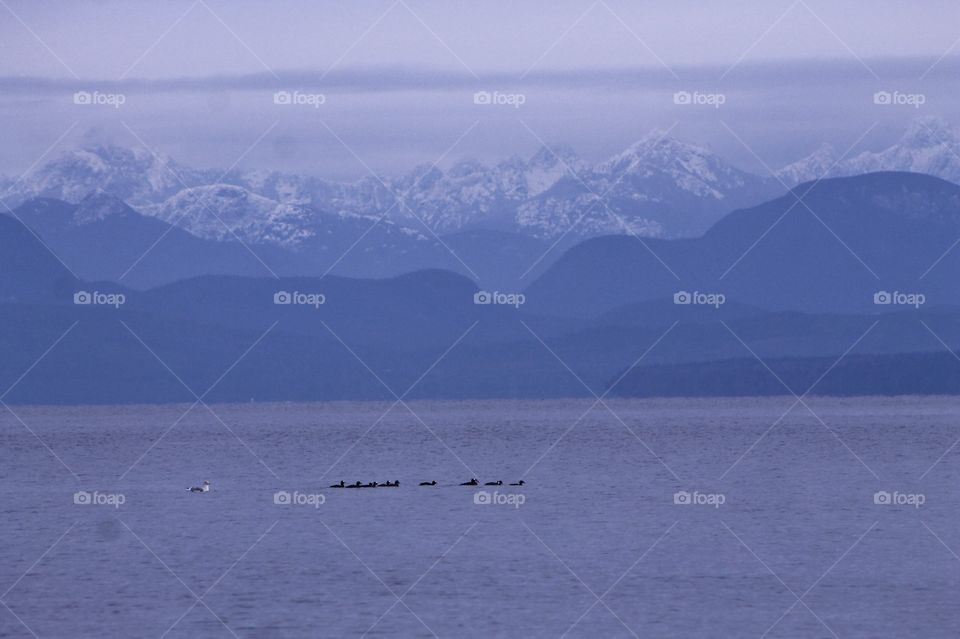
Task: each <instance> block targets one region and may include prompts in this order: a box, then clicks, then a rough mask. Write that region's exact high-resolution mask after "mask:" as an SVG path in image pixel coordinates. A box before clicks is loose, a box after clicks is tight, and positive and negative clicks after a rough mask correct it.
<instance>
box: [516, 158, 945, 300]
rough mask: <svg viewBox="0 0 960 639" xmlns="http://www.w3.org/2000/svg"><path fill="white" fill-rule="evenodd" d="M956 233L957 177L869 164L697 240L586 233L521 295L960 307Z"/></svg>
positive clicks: (732, 218)
mask: <svg viewBox="0 0 960 639" xmlns="http://www.w3.org/2000/svg"><path fill="white" fill-rule="evenodd" d="M801 197H802V203H801V202H800V198H801ZM958 238H960V186H957V185H956V184H953V183H950V182H946V181H944V180H941V179H939V178H935V177H931V176H927V175H920V174H916V173H892V172H889V173H870V174H867V175H861V176H856V177H849V178H831V179H826V180H822V181H820V182H817V183H806V184H801V185H798V186H797V187H795V188H794V189H793V192H792V193H791V194H788V195H785V196H782V197H779V198H776V199H774V200H771V201H769V202H766V203H764V204H761V205H758V206H755V207H751V208H747V209H742V210H739V211H735V212H733V213H731V214H730V215H728V216H727V217H725V218H724V219H723V220H721V221H720V222H718V223H717V224H716V225H714V226H713V228H711V229H710V230H709V231H708V232H707V233H705V234H704V235H703V236H701V237H698V238H692V239H680V240H660V239H647V240H644V241H642V242H641V240H639V239H637V238H633V237H625V236H607V237H600V238H594V239H591V240H587V241H585V242H583V243H582V244H579V245H577V246H576V247H574V248H572V249H571V250H569V251H567V252H566V253H565V254H564V255H563V257H561V258H560V259H559V260H558V261H557V262H556V263H555V264H553V265H552V266H551V267H550V268H549V269H548V270H547V271H546V272H545V273H544V274H543V275H542V276H541V277H540V278H539V279H537V281H535V282H534V283H533V284H532V285H531V286H530V287H528V288H527V289H526V291H525V292H526V293H527V297H528V298H529V302H528V307H529V308H530V309H531V310H533V311H536V312H538V313H543V314H551V315H580V316H595V315H597V314H599V313H604V312H607V311H610V310H612V309H614V308H616V307H618V306H622V305H624V304H629V303H636V302H642V301H649V300H657V299H661V300H668V299H671V298H672V295H673V294H674V293H675V292H677V291H688V292H695V291H700V292H709V293H720V294H723V295H725V297H726V299H727V300H729V301H735V302H738V303H741V304H747V305H751V306H756V307H760V308H765V309H769V310H775V309H782V310H788V309H789V310H800V311H804V312H813V313H822V312H825V311H829V312H863V311H866V310H868V309H871V308H874V309H875V307H874V304H873V295H874V293H876V292H879V291H888V292H892V291H904V292H905V291H910V292H922V293H924V294H925V295H926V300H927V301H928V302H929V303H931V304H938V305H940V304H960V287H958V286H957V285H956V282H957V274H958V273H960V250H953V248H955V244H956V243H957V241H958Z"/></svg>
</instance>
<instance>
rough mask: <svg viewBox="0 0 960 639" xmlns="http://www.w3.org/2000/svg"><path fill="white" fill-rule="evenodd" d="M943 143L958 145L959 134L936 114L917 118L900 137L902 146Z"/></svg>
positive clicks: (920, 146) (928, 145) (915, 147)
mask: <svg viewBox="0 0 960 639" xmlns="http://www.w3.org/2000/svg"><path fill="white" fill-rule="evenodd" d="M941 144H947V145H951V146H955V145H957V136H956V133H955V132H954V130H953V127H951V126H950V125H949V124H948V123H947V122H946V121H944V120H943V119H942V118H938V117H935V116H928V117H922V118H916V119H915V120H913V121H912V122H910V124H909V126H908V127H907V131H906V133H904V134H903V137H902V138H900V146H903V147H908V148H911V149H924V148H929V147H934V146H939V145H941Z"/></svg>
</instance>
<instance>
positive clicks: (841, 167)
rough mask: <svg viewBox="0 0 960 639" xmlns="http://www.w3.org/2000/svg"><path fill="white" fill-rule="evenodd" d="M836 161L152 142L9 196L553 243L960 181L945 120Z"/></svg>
mask: <svg viewBox="0 0 960 639" xmlns="http://www.w3.org/2000/svg"><path fill="white" fill-rule="evenodd" d="M837 159H838V156H837V152H836V150H835V149H834V148H833V147H832V146H830V145H826V144H825V145H823V146H821V147H820V148H819V149H817V150H816V151H815V152H814V153H813V154H812V155H810V156H808V157H806V158H804V159H802V160H800V161H798V162H795V163H793V164H790V165H789V166H787V167H784V168H783V169H782V170H781V171H779V172H778V174H777V177H778V178H779V180H777V179H773V178H765V177H759V176H756V175H753V174H751V173H748V172H745V171H742V170H740V169H738V168H736V167H734V166H733V165H731V164H729V163H728V162H726V161H725V160H723V159H722V158H721V157H719V156H718V155H716V154H715V153H713V152H712V151H710V150H709V149H707V148H706V147H703V146H701V145H697V144H693V143H690V142H686V141H682V140H679V139H677V138H673V137H670V136H668V135H666V134H664V133H663V132H659V131H654V132H652V133H650V134H649V135H647V136H645V137H644V138H642V139H641V140H639V141H637V142H636V143H634V144H632V145H630V146H629V147H628V148H626V149H625V150H624V151H623V152H621V153H617V154H616V155H614V156H613V157H610V158H609V159H607V160H605V161H602V162H599V163H597V164H593V165H591V164H589V163H587V162H585V161H583V160H582V159H581V158H579V157H578V156H577V155H576V153H575V152H574V151H573V150H571V149H569V148H566V147H549V148H548V147H543V148H540V149H539V150H537V152H536V153H534V154H533V155H532V156H531V157H529V158H520V157H511V158H508V159H506V160H504V161H502V162H500V163H498V164H493V165H490V164H483V163H481V162H478V161H475V160H463V161H459V162H457V163H455V164H453V165H452V166H450V167H449V168H445V169H442V168H440V167H436V166H419V167H416V168H414V169H413V170H411V171H410V172H409V173H407V174H405V175H401V176H398V177H394V178H387V177H374V176H369V177H365V178H363V179H360V180H358V181H355V182H347V183H342V182H334V181H330V180H325V179H323V178H321V177H316V176H308V175H300V174H289V173H281V172H277V171H264V170H234V171H231V172H229V173H228V174H227V175H224V176H221V174H220V172H218V171H214V170H194V169H190V168H188V167H184V166H182V165H179V164H177V163H176V162H174V161H173V160H172V159H170V158H168V157H165V156H154V155H153V154H152V153H151V152H149V151H146V150H142V149H139V150H135V149H126V148H120V147H110V146H92V147H84V148H80V149H76V150H72V151H68V152H66V153H64V154H63V155H62V156H61V157H59V158H57V159H55V160H53V161H51V162H49V163H48V164H46V165H44V166H43V167H41V168H40V169H39V170H38V171H37V172H36V173H35V174H33V175H30V176H27V177H26V178H25V179H24V180H22V181H20V182H18V183H17V184H16V185H14V187H13V189H12V190H11V192H10V193H9V194H8V195H7V196H6V197H4V200H5V201H6V202H7V203H8V204H9V205H11V206H16V205H17V204H19V203H21V202H23V201H25V200H27V199H30V198H32V197H38V196H44V197H55V198H58V199H62V200H65V201H68V202H73V203H78V202H80V201H81V200H83V198H84V197H86V196H87V195H88V194H90V193H95V192H100V193H106V194H109V195H112V196H115V197H117V198H120V199H122V200H124V201H125V202H127V203H128V204H130V205H131V206H133V207H134V208H135V209H136V210H137V211H139V212H141V213H144V214H147V215H154V216H157V217H158V218H160V219H161V220H164V221H167V222H170V223H173V224H176V225H177V226H179V227H181V228H183V229H185V230H187V231H188V232H190V233H192V234H194V235H196V236H197V237H201V238H205V239H214V240H219V241H224V240H230V239H235V236H237V237H240V238H241V239H243V241H244V242H248V243H264V244H271V245H275V246H281V247H294V248H295V247H299V246H303V245H305V244H310V243H311V242H313V239H312V238H317V237H319V236H323V235H324V234H329V233H334V232H336V231H335V229H338V228H342V227H343V225H344V223H346V225H347V226H349V227H350V228H351V229H352V228H360V227H362V226H363V225H369V224H372V223H373V222H374V221H376V220H377V219H379V218H381V217H382V218H384V220H383V221H382V222H381V223H380V224H381V225H383V226H382V228H378V229H377V231H378V232H380V231H384V232H388V235H389V234H392V235H393V236H398V234H400V233H406V234H407V236H408V237H419V238H423V237H431V236H432V234H433V233H436V234H446V233H454V232H458V231H465V230H473V229H479V230H498V231H509V232H514V233H520V234H523V235H527V236H530V237H534V238H536V239H539V240H547V241H551V242H552V241H553V240H555V239H556V238H559V237H561V236H564V237H565V238H566V239H567V240H568V241H570V242H575V241H578V240H580V239H583V238H587V237H592V236H596V235H601V234H610V233H613V234H619V233H632V234H637V235H642V236H650V237H678V236H692V235H698V234H700V233H702V232H704V231H705V230H706V229H708V228H709V227H710V226H711V225H712V224H713V223H715V222H716V221H717V220H718V219H720V218H721V217H722V216H723V215H725V214H727V213H729V212H730V211H732V210H735V209H737V208H741V207H745V206H750V205H753V204H757V203H759V202H761V201H764V200H766V199H768V198H771V197H774V196H776V195H778V194H779V193H780V192H782V191H783V183H785V184H787V185H788V186H793V185H794V184H797V183H800V182H803V181H807V180H812V179H816V178H819V177H821V176H823V175H824V174H827V176H829V177H837V176H847V175H855V174H861V173H868V172H872V171H879V170H899V171H912V172H920V173H929V174H931V175H935V176H938V177H942V178H945V179H948V180H951V181H955V182H960V142H958V138H957V136H956V135H955V133H954V132H953V130H952V129H951V128H950V127H949V126H948V125H947V124H946V123H944V122H943V121H941V120H937V119H931V118H926V119H921V120H916V121H914V122H913V123H912V124H911V125H910V127H909V129H908V131H907V133H906V134H905V135H904V137H903V138H902V139H901V140H900V141H899V142H898V143H897V144H895V145H893V146H891V147H890V148H889V149H885V150H883V151H879V152H875V153H874V152H866V153H862V154H860V155H859V156H857V157H854V158H851V159H848V160H845V161H842V162H839V163H838V162H837ZM91 214H93V213H91ZM425 227H426V228H425ZM404 229H406V230H404ZM334 244H336V242H334Z"/></svg>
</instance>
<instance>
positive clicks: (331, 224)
mask: <svg viewBox="0 0 960 639" xmlns="http://www.w3.org/2000/svg"><path fill="white" fill-rule="evenodd" d="M143 212H144V213H146V214H148V215H152V216H155V217H157V218H159V219H161V220H163V221H165V222H167V223H168V224H173V225H175V226H179V227H180V228H183V229H185V230H186V231H188V232H190V233H192V234H193V235H195V236H197V237H200V238H203V239H211V240H218V241H230V240H235V239H240V240H242V241H243V242H246V243H249V244H270V245H274V246H279V247H282V248H285V249H291V250H299V249H300V248H302V247H303V246H305V245H311V246H314V245H319V246H318V247H319V248H320V249H323V248H324V246H325V245H326V244H331V243H332V244H335V245H339V244H340V243H342V242H343V241H344V239H346V238H347V236H349V237H351V238H354V236H359V235H360V234H361V233H362V232H363V231H365V230H366V229H368V228H372V230H371V231H370V239H371V240H375V239H377V238H380V239H381V240H383V241H391V239H390V238H392V241H397V242H405V241H407V240H411V239H412V240H417V239H420V238H421V237H422V236H421V235H420V234H418V233H416V232H414V231H411V230H409V229H405V228H402V227H400V226H398V225H396V224H394V223H393V222H391V221H390V220H379V221H378V220H377V218H376V217H375V216H364V215H359V214H334V213H325V212H322V211H319V210H318V209H316V208H314V207H313V206H311V205H307V204H297V203H292V202H278V201H276V200H272V199H270V198H267V197H264V196H262V195H257V194H256V193H252V192H250V191H249V190H247V189H245V188H243V187H240V186H235V185H232V184H213V185H209V186H198V187H194V188H190V189H183V190H182V191H180V192H179V193H177V194H176V195H174V196H172V197H170V198H168V199H167V200H165V201H164V202H162V203H161V204H158V205H153V206H147V207H145V208H144V209H143ZM375 223H376V225H375V226H374V224H375ZM337 234H342V235H344V237H338V238H333V237H331V236H333V235H337ZM354 239H355V238H354Z"/></svg>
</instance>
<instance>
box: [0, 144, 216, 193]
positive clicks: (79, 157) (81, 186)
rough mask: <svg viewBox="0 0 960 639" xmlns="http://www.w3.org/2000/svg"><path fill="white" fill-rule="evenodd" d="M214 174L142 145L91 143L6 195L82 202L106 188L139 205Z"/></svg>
mask: <svg viewBox="0 0 960 639" xmlns="http://www.w3.org/2000/svg"><path fill="white" fill-rule="evenodd" d="M207 179H209V175H208V172H203V171H196V170H193V169H189V168H187V167H184V166H181V165H179V164H177V163H176V162H174V161H173V160H172V159H170V158H169V157H166V156H162V155H161V156H155V155H153V153H151V152H149V151H147V150H145V149H142V148H137V149H128V148H125V147H118V146H91V147H83V148H79V149H73V150H70V151H67V152H66V153H64V154H63V155H61V156H60V157H58V158H56V159H54V160H52V161H51V162H49V163H47V164H45V165H43V166H42V167H40V169H39V170H38V171H36V172H35V173H33V174H32V175H29V176H28V177H26V178H24V179H23V180H21V181H19V182H17V183H16V184H15V185H14V186H13V188H12V189H11V190H10V192H9V193H7V195H6V196H4V199H5V200H13V201H15V202H22V201H24V200H27V199H29V198H32V197H51V198H57V199H60V200H65V201H67V202H79V201H80V200H82V199H83V198H84V197H85V196H86V195H87V194H89V193H91V192H93V191H96V190H98V189H99V190H101V191H105V192H107V193H110V194H112V195H114V196H116V197H118V198H120V199H122V200H124V201H125V202H129V203H130V204H133V205H137V204H141V203H150V202H157V201H159V200H161V199H163V198H166V197H169V196H170V195H173V194H174V193H176V192H177V191H179V190H180V189H182V188H184V186H185V185H186V186H196V185H198V184H203V183H204V181H205V180H207Z"/></svg>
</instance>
